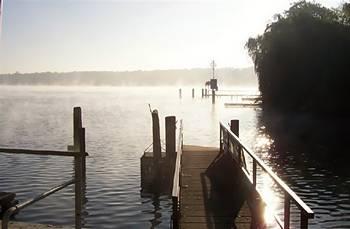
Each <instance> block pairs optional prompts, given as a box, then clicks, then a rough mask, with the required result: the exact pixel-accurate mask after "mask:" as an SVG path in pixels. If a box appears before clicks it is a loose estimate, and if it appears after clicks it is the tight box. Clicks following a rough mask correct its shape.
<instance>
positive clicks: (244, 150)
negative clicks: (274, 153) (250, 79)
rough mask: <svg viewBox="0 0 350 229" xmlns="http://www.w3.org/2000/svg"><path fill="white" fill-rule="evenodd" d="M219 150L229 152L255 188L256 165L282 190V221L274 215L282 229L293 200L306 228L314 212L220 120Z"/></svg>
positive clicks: (288, 218) (287, 224) (287, 227)
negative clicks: (248, 165)
mask: <svg viewBox="0 0 350 229" xmlns="http://www.w3.org/2000/svg"><path fill="white" fill-rule="evenodd" d="M220 151H221V152H222V153H224V152H225V153H231V154H232V155H233V157H234V158H236V160H237V162H238V163H239V164H240V166H241V168H242V170H243V172H244V174H245V175H246V176H247V177H248V179H249V180H250V182H251V183H252V184H253V186H254V188H256V179H257V165H259V166H260V168H261V169H262V170H264V171H265V172H266V173H267V174H268V175H269V176H270V177H271V178H272V180H273V181H274V182H275V184H277V185H278V186H279V187H280V188H281V189H282V190H283V192H284V223H282V221H281V220H280V218H279V217H278V216H277V215H275V219H276V221H277V223H278V225H279V226H280V228H283V229H289V228H290V204H291V202H294V203H295V205H296V206H297V207H298V208H299V210H300V228H301V229H306V228H308V220H309V219H312V218H314V212H313V211H312V210H311V209H310V207H309V206H307V205H306V204H305V203H304V202H303V201H302V200H301V199H300V197H299V196H298V195H297V194H295V193H294V192H293V191H292V190H291V189H290V188H289V187H288V185H287V184H286V183H284V182H283V181H282V180H281V179H280V178H279V177H278V176H277V175H276V174H275V173H274V172H273V171H272V170H271V168H270V167H269V166H267V165H266V164H265V163H264V162H263V161H262V160H261V159H260V158H259V157H258V156H257V155H256V154H255V153H254V152H253V151H252V150H251V149H249V148H248V147H246V146H245V145H244V144H243V143H242V141H241V140H240V139H239V138H238V137H237V136H236V135H235V134H234V133H233V132H232V131H231V129H230V127H229V126H228V125H227V124H224V123H223V122H220ZM245 155H249V156H250V157H251V158H252V160H253V172H252V178H251V177H250V175H249V172H248V170H247V168H246V166H245V162H243V161H242V159H243V160H244V156H245Z"/></svg>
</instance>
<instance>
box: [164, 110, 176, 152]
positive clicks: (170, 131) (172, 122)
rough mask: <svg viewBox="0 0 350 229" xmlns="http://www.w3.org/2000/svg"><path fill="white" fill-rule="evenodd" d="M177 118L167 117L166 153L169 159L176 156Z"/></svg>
mask: <svg viewBox="0 0 350 229" xmlns="http://www.w3.org/2000/svg"><path fill="white" fill-rule="evenodd" d="M175 142H176V117H175V116H167V117H165V145H166V146H165V152H166V157H167V158H174V157H175V156H176V154H175V152H176V143H175Z"/></svg>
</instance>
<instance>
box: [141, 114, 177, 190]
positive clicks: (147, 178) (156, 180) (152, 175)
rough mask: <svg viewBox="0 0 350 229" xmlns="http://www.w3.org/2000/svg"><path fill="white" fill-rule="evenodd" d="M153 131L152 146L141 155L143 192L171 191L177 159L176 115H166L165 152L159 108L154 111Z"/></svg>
mask: <svg viewBox="0 0 350 229" xmlns="http://www.w3.org/2000/svg"><path fill="white" fill-rule="evenodd" d="M152 132H153V143H152V144H151V146H152V147H151V146H150V147H149V149H146V150H145V152H144V154H143V155H142V157H141V188H142V193H170V191H171V188H172V179H173V174H174V166H175V160H176V147H175V144H176V117H175V116H167V117H165V152H163V151H162V145H161V140H160V126H159V116H158V111H157V110H153V111H152ZM151 148H152V150H151Z"/></svg>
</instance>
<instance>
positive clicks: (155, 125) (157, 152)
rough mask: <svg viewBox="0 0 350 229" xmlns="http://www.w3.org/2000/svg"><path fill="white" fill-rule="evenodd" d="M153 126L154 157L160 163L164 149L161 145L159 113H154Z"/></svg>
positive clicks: (154, 111) (155, 111)
mask: <svg viewBox="0 0 350 229" xmlns="http://www.w3.org/2000/svg"><path fill="white" fill-rule="evenodd" d="M152 124H153V157H154V159H155V161H156V162H157V163H158V161H159V160H160V159H161V157H162V149H161V145H160V131H159V116H158V111H157V110H153V111H152Z"/></svg>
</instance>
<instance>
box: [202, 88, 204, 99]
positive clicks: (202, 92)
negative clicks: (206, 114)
mask: <svg viewBox="0 0 350 229" xmlns="http://www.w3.org/2000/svg"><path fill="white" fill-rule="evenodd" d="M203 97H204V89H203V88H202V98H203Z"/></svg>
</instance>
